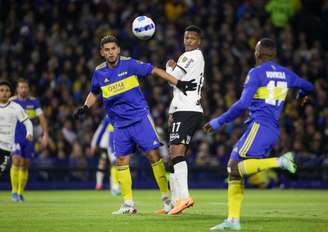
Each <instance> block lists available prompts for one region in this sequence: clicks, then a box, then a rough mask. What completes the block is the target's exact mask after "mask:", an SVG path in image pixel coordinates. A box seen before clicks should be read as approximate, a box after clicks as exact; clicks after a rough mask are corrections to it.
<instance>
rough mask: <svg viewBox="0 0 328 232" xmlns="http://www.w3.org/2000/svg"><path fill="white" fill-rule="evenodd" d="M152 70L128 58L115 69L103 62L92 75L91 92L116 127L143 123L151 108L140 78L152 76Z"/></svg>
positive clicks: (149, 66)
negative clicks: (100, 101) (97, 95)
mask: <svg viewBox="0 0 328 232" xmlns="http://www.w3.org/2000/svg"><path fill="white" fill-rule="evenodd" d="M152 70H153V66H152V65H151V64H149V63H143V62H140V61H137V60H135V59H132V58H129V57H122V56H121V57H120V60H119V62H118V64H117V66H115V67H108V65H107V63H106V62H104V63H102V64H100V65H98V66H97V67H96V69H95V71H94V73H93V76H92V81H91V92H92V93H94V94H99V95H100V97H101V98H102V100H103V103H104V108H105V111H106V113H107V115H108V116H109V118H110V121H111V122H112V124H113V126H114V127H125V126H128V125H131V124H133V123H135V122H137V121H139V120H141V119H142V118H143V117H144V116H145V115H147V114H148V111H149V107H148V104H147V102H146V100H145V97H144V95H143V93H142V91H141V88H140V85H139V80H138V78H139V77H145V76H148V75H149V74H151V72H152Z"/></svg>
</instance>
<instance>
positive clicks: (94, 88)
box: [90, 71, 100, 95]
mask: <svg viewBox="0 0 328 232" xmlns="http://www.w3.org/2000/svg"><path fill="white" fill-rule="evenodd" d="M90 92H91V93H93V94H95V95H98V94H99V93H100V84H99V81H98V74H97V72H96V71H94V72H93V74H92V80H91V86H90Z"/></svg>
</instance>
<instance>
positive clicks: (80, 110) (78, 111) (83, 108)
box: [73, 92, 97, 120]
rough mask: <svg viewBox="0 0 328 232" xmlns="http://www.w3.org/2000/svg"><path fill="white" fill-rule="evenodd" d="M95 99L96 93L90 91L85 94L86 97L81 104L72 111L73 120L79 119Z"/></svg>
mask: <svg viewBox="0 0 328 232" xmlns="http://www.w3.org/2000/svg"><path fill="white" fill-rule="evenodd" d="M96 101H97V95H95V94H94V93H92V92H90V93H89V94H88V96H87V99H86V100H85V102H84V105H83V106H80V107H78V108H77V109H76V110H75V111H74V113H73V118H74V119H75V120H78V119H80V118H81V117H82V116H83V115H85V114H86V113H87V112H88V111H89V109H90V107H92V106H93V105H94V104H95V103H96Z"/></svg>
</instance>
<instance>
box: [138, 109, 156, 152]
mask: <svg viewBox="0 0 328 232" xmlns="http://www.w3.org/2000/svg"><path fill="white" fill-rule="evenodd" d="M133 140H134V141H135V143H136V144H137V145H138V147H139V149H140V150H141V151H142V152H143V153H147V152H149V151H152V150H156V149H157V148H159V147H160V146H161V142H160V138H159V136H158V133H157V131H156V128H155V124H154V121H153V119H152V117H151V115H150V114H148V115H147V116H145V117H144V118H143V119H142V120H141V121H140V122H137V123H135V124H134V125H133Z"/></svg>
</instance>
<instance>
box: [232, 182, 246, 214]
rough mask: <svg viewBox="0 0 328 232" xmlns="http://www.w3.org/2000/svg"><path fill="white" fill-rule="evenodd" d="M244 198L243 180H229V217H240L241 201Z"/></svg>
mask: <svg viewBox="0 0 328 232" xmlns="http://www.w3.org/2000/svg"><path fill="white" fill-rule="evenodd" d="M243 198H244V184H243V181H242V180H229V182H228V218H236V219H239V218H240V208H241V203H242V201H243Z"/></svg>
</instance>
